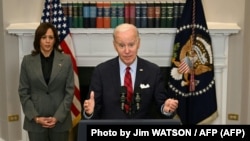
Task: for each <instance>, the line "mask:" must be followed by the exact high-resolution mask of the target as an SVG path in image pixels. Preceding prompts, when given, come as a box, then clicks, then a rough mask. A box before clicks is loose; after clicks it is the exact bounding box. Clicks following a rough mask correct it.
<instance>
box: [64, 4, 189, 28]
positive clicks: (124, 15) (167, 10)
mask: <svg viewBox="0 0 250 141" xmlns="http://www.w3.org/2000/svg"><path fill="white" fill-rule="evenodd" d="M184 5H185V2H183V1H180V2H168V1H165V2H138V1H135V2H114V1H103V2H100V1H97V2H93V1H89V2H77V3H74V2H73V3H72V2H64V3H62V7H63V11H64V14H65V16H66V18H67V19H68V22H69V27H70V28H114V27H116V26H117V25H119V24H121V23H131V24H134V25H135V26H136V27H138V28H175V27H176V23H177V21H178V20H179V18H180V17H181V14H182V11H183V8H184Z"/></svg>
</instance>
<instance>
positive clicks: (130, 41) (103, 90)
mask: <svg viewBox="0 0 250 141" xmlns="http://www.w3.org/2000/svg"><path fill="white" fill-rule="evenodd" d="M113 39H114V40H113V45H114V48H115V50H116V51H117V53H118V56H117V57H115V58H113V59H110V60H108V61H106V62H103V63H101V64H99V65H98V66H96V68H95V69H94V72H93V75H92V79H91V84H90V96H89V99H87V100H85V101H84V104H83V107H84V112H83V115H84V117H85V118H86V119H147V118H154V117H153V115H152V114H151V113H150V111H151V107H152V105H154V104H155V107H156V109H157V111H158V112H159V113H161V114H162V115H165V116H166V117H167V118H169V117H172V116H173V115H174V113H175V110H176V109H177V107H178V101H177V100H175V99H173V98H171V97H170V96H169V95H168V94H167V93H166V90H165V87H164V80H163V76H162V74H161V70H160V68H159V67H158V66H157V65H156V64H153V63H151V62H149V61H147V60H144V59H142V58H140V57H139V56H138V55H137V53H138V49H139V47H140V37H139V32H138V30H137V28H136V27H135V26H134V25H132V24H127V23H124V24H121V25H119V26H117V27H116V28H115V30H114V33H113ZM126 67H130V73H131V77H132V89H133V90H132V91H133V96H132V102H129V101H128V100H127V97H128V93H127V92H129V88H128V87H127V86H126V87H125V89H123V88H124V87H123V86H125V85H126V84H125V82H124V77H125V72H126ZM124 97H126V99H125V100H124ZM126 105H128V106H129V110H128V111H126V110H125V109H126Z"/></svg>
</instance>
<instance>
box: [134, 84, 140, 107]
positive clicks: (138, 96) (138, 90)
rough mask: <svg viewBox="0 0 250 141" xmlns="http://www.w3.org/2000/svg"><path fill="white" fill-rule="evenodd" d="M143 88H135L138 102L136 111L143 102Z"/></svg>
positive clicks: (136, 101) (136, 102)
mask: <svg viewBox="0 0 250 141" xmlns="http://www.w3.org/2000/svg"><path fill="white" fill-rule="evenodd" d="M140 93H141V88H140V87H137V88H136V89H135V104H136V111H138V110H139V109H140V103H141V94H140Z"/></svg>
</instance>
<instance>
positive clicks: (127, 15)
mask: <svg viewBox="0 0 250 141" xmlns="http://www.w3.org/2000/svg"><path fill="white" fill-rule="evenodd" d="M129 19H130V8H129V2H124V22H125V23H130V21H129Z"/></svg>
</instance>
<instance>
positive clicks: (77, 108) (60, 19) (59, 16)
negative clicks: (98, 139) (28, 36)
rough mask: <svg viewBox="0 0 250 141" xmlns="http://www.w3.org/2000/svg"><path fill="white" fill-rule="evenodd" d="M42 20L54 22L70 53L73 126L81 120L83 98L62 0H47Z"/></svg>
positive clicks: (62, 43) (61, 45)
mask: <svg viewBox="0 0 250 141" xmlns="http://www.w3.org/2000/svg"><path fill="white" fill-rule="evenodd" d="M41 22H49V23H52V24H54V26H55V27H56V28H57V30H58V34H59V38H60V47H61V48H62V50H63V52H64V53H67V54H70V56H71V60H72V64H73V69H74V80H75V82H74V83H75V91H74V98H73V103H72V106H71V116H72V120H73V121H72V123H73V127H75V126H76V125H77V123H78V122H79V121H80V120H81V102H80V100H81V98H80V88H79V79H78V69H77V64H76V55H75V48H74V46H73V40H72V37H71V33H70V29H69V25H68V21H67V19H66V17H65V16H64V13H63V9H62V6H61V3H60V0H45V3H44V9H43V13H42V17H41Z"/></svg>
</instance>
